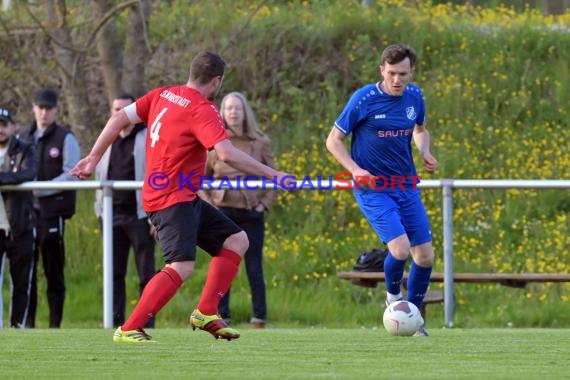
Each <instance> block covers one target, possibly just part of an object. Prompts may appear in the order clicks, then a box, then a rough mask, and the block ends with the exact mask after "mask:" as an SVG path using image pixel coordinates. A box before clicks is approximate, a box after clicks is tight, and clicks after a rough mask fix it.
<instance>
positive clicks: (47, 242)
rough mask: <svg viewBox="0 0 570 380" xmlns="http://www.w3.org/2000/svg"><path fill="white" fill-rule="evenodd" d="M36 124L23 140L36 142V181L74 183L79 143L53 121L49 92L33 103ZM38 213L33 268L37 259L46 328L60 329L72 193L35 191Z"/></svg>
mask: <svg viewBox="0 0 570 380" xmlns="http://www.w3.org/2000/svg"><path fill="white" fill-rule="evenodd" d="M33 110H34V117H35V122H34V123H33V125H32V128H31V129H30V131H29V132H28V134H27V136H26V138H28V139H29V140H30V141H34V142H35V143H36V155H37V159H38V172H37V176H36V179H37V180H38V181H74V180H76V178H75V177H73V176H71V175H69V171H70V170H71V169H72V168H73V166H75V164H76V163H77V162H78V161H79V158H80V152H79V143H78V142H77V139H76V138H75V136H74V135H73V133H71V131H69V130H68V129H67V128H64V127H62V126H60V125H59V124H57V123H56V122H55V119H56V115H57V95H56V93H55V92H53V91H52V90H50V89H43V90H40V91H39V92H38V93H37V94H36V96H35V97H34V101H33ZM34 196H35V200H36V204H35V206H36V208H37V212H38V214H39V218H38V233H37V235H36V252H35V256H36V265H35V267H36V269H37V262H38V259H39V257H40V256H41V258H42V263H43V269H44V273H45V276H46V279H47V300H48V305H49V327H50V328H59V327H60V326H61V320H62V317H63V302H64V299H65V280H64V275H63V273H64V272H63V268H64V263H65V245H64V236H63V235H64V227H65V220H66V219H68V218H71V217H72V216H73V214H74V213H75V191H61V190H42V191H38V190H36V191H34ZM36 272H37V270H36V271H34V275H33V279H32V292H31V302H30V313H29V318H28V324H27V325H28V327H35V317H36V306H37V287H36Z"/></svg>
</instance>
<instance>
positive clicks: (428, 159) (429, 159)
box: [423, 152, 439, 173]
mask: <svg viewBox="0 0 570 380" xmlns="http://www.w3.org/2000/svg"><path fill="white" fill-rule="evenodd" d="M423 158H424V168H425V170H426V172H428V173H433V172H435V171H436V170H437V167H438V166H439V162H437V160H436V159H435V157H434V156H432V155H431V153H430V152H426V153H424V155H423Z"/></svg>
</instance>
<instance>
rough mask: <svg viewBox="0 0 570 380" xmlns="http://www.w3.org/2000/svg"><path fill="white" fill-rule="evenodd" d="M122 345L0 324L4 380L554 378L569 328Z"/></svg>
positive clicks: (334, 332)
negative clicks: (416, 336)
mask: <svg viewBox="0 0 570 380" xmlns="http://www.w3.org/2000/svg"><path fill="white" fill-rule="evenodd" d="M149 332H150V333H151V335H153V336H154V337H155V338H156V340H157V341H158V343H156V344H146V345H137V344H124V343H123V344H117V343H113V342H112V341H111V336H112V331H110V330H85V329H65V330H40V329H38V330H3V331H0V368H1V375H0V377H1V378H3V379H107V378H112V379H131V378H132V379H161V378H165V379H200V380H205V379H253V378H255V379H313V378H327V379H330V378H338V379H356V378H358V379H372V378H375V379H379V378H389V379H404V378H421V379H448V378H450V379H451V378H453V379H517V380H521V379H556V378H560V379H563V378H568V377H567V376H568V374H569V373H570V360H568V358H569V357H570V330H552V329H474V330H458V329H452V330H431V331H430V333H431V336H430V337H429V338H398V337H391V336H389V335H388V334H387V333H386V332H385V331H384V330H371V329H366V330H364V329H353V330H348V329H267V330H250V329H248V328H245V329H242V334H243V335H242V337H241V338H240V339H239V340H236V341H232V342H227V341H225V340H224V341H222V340H218V341H216V340H214V339H213V338H212V337H211V336H210V335H209V334H207V333H205V332H202V331H196V332H193V331H191V330H189V329H158V330H155V331H151V330H150V331H149Z"/></svg>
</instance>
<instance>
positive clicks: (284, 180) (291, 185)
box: [277, 172, 297, 191]
mask: <svg viewBox="0 0 570 380" xmlns="http://www.w3.org/2000/svg"><path fill="white" fill-rule="evenodd" d="M277 183H278V184H279V187H280V188H282V189H283V190H285V191H290V190H294V189H295V186H296V184H297V183H296V182H295V177H294V176H292V175H291V174H289V173H285V172H279V173H278V174H277Z"/></svg>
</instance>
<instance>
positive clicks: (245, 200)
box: [200, 92, 277, 328]
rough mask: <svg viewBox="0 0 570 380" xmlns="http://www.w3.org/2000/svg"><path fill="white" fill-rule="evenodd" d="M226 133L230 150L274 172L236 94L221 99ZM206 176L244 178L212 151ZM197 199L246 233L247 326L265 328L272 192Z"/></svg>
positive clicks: (205, 194)
mask: <svg viewBox="0 0 570 380" xmlns="http://www.w3.org/2000/svg"><path fill="white" fill-rule="evenodd" d="M220 113H221V115H222V118H223V120H224V125H225V127H226V130H227V133H228V135H229V136H230V140H231V142H232V144H233V145H234V146H236V147H237V148H238V149H240V150H242V151H244V152H245V153H247V154H249V155H250V156H251V157H253V158H254V159H256V160H258V161H260V162H261V163H263V164H266V165H268V166H271V167H272V168H275V162H274V160H273V155H272V153H271V143H270V140H269V138H268V137H267V135H265V134H264V133H263V132H262V131H261V129H259V125H258V124H257V121H256V120H255V115H254V113H253V111H252V109H251V107H250V106H249V103H248V102H247V99H246V98H245V96H244V95H243V94H241V93H239V92H231V93H229V94H227V95H226V96H224V98H223V99H222V104H221V106H220ZM206 175H208V176H212V177H214V179H222V178H227V179H229V180H235V179H236V178H237V177H238V176H239V178H241V179H243V178H244V177H246V176H247V174H246V173H243V172H241V171H239V170H237V169H235V168H233V167H231V166H229V165H228V164H226V163H224V162H223V161H221V160H218V158H217V156H216V152H215V151H214V150H212V151H211V152H210V153H209V154H208V162H207V164H206ZM200 196H201V197H202V198H203V199H204V200H206V201H208V202H209V203H211V204H213V205H214V206H216V207H218V208H219V209H220V211H222V212H223V213H224V214H226V215H227V216H228V217H229V218H230V219H231V220H233V221H234V222H235V223H236V224H237V225H238V226H240V227H241V228H242V229H243V230H244V231H245V232H246V233H247V236H248V239H249V249H248V251H247V252H246V254H245V256H244V261H245V268H246V272H247V277H248V280H249V285H250V288H251V298H252V304H253V315H252V318H251V324H252V326H253V327H255V328H263V327H265V323H266V321H267V303H266V297H265V280H264V277H263V265H262V261H263V260H262V259H263V240H264V237H265V221H264V215H263V214H264V212H265V211H266V210H269V209H270V208H271V207H272V206H273V204H274V203H275V201H276V198H277V197H276V192H275V190H262V189H259V190H229V189H222V190H203V191H201V192H200ZM229 301H230V291H229V290H228V292H227V293H226V295H225V296H224V297H223V298H222V300H221V301H220V305H219V311H220V315H221V317H222V318H224V319H225V320H226V321H230V319H231V314H230V308H229Z"/></svg>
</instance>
